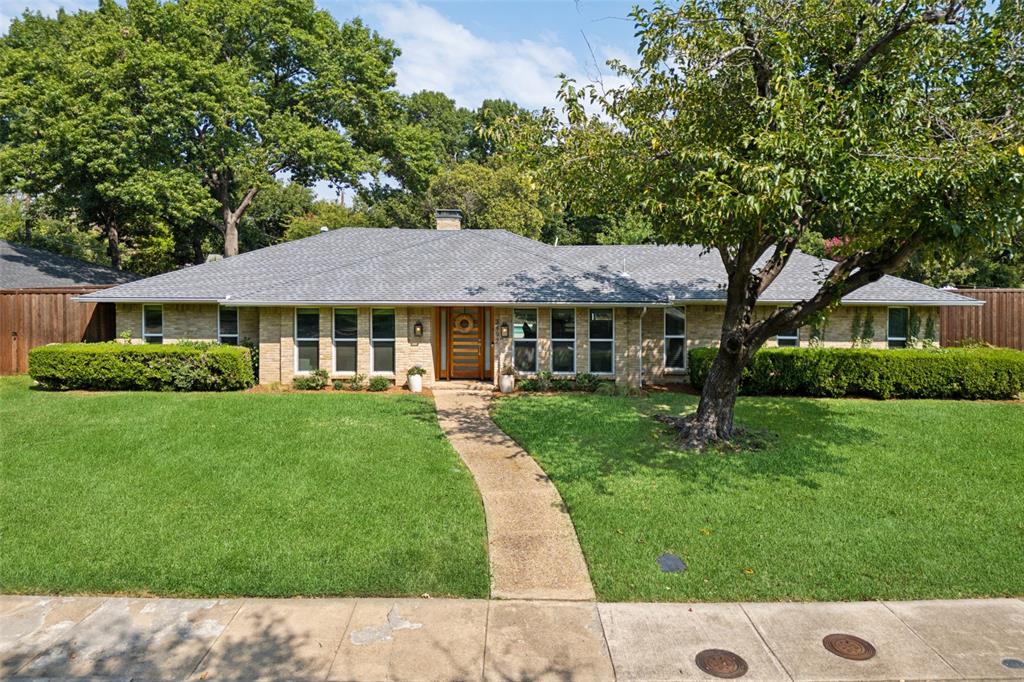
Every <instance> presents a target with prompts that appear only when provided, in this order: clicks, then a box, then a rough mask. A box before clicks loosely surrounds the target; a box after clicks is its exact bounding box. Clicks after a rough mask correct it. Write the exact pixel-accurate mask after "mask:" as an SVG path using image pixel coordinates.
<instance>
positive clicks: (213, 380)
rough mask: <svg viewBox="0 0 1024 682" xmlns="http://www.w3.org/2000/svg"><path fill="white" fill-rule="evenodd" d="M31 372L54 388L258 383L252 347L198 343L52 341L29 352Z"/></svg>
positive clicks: (210, 387) (228, 387)
mask: <svg viewBox="0 0 1024 682" xmlns="http://www.w3.org/2000/svg"><path fill="white" fill-rule="evenodd" d="M28 371H29V374H30V375H31V376H32V378H33V379H35V380H36V381H38V382H39V383H40V384H41V385H42V386H44V387H46V388H50V389H55V390H68V389H78V390H86V391H237V390H241V389H244V388H249V387H250V386H252V385H253V383H255V377H254V375H253V372H252V361H251V360H250V359H249V350H248V349H247V348H242V347H240V346H222V345H220V344H211V343H206V344H200V343H197V342H190V343H185V344H178V343H172V344H159V345H158V344H124V343H117V342H110V343H56V344H50V345H48V346H40V347H38V348H33V349H32V350H31V351H30V352H29V369H28Z"/></svg>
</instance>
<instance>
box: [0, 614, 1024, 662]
mask: <svg viewBox="0 0 1024 682" xmlns="http://www.w3.org/2000/svg"><path fill="white" fill-rule="evenodd" d="M834 632H839V633H846V634H853V635H857V636H860V637H862V638H864V639H866V640H868V641H870V642H871V643H872V644H873V645H874V646H875V648H876V649H877V654H876V655H875V657H874V658H872V659H870V660H866V661H852V660H846V659H843V658H839V657H837V656H835V655H833V654H831V653H829V652H828V651H826V650H825V649H824V647H823V646H822V638H823V637H824V636H825V635H827V634H830V633H834ZM705 649H727V650H729V651H732V652H734V653H736V654H738V655H739V656H741V657H742V658H743V659H744V660H745V661H746V663H747V665H748V667H749V670H748V672H747V673H746V675H744V676H743V677H744V679H750V680H886V679H1005V678H1017V679H1024V667H1016V666H1017V664H1016V663H1014V661H1022V660H1024V601H1022V600H1018V599H987V600H963V601H924V602H861V603H840V604H828V603H822V604H594V603H588V602H578V601H577V602H555V601H533V602H530V601H483V600H459V599H434V600H431V599H282V600H275V599H224V600H192V599H127V598H114V597H109V598H104V597H23V596H0V678H14V679H23V678H36V679H69V678H78V679H82V678H89V679H111V678H114V679H136V680H165V679H166V680H183V679H189V680H206V679H211V680H214V679H244V680H256V679H282V678H283V679H296V680H312V679H316V680H325V679H329V680H366V681H377V680H403V681H406V680H407V681H410V682H411V681H415V680H560V681H562V682H565V681H567V680H612V679H620V680H649V681H654V680H691V679H712V678H711V677H709V676H707V675H706V674H704V673H703V672H701V671H700V670H699V669H698V668H697V666H696V664H695V662H694V659H695V656H696V655H697V653H698V652H700V651H702V650H705Z"/></svg>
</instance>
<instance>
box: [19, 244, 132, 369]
mask: <svg viewBox="0 0 1024 682" xmlns="http://www.w3.org/2000/svg"><path fill="white" fill-rule="evenodd" d="M134 279H135V276H134V275H132V274H129V273H127V272H119V271H117V270H112V269H111V268H106V267H103V266H102V265H96V264H95V263H87V262H85V261H82V260H78V259H77V258H69V257H67V256H62V255H60V254H57V253H53V252H52V251H44V250H43V249H36V248H33V247H30V246H24V245H22V244H15V243H12V242H8V241H4V240H0V374H20V373H22V372H27V371H28V351H29V350H30V349H32V348H35V347H36V346H42V345H45V344H47V343H55V342H62V341H109V340H110V339H113V338H114V305H113V304H112V303H97V302H92V303H89V304H88V305H81V304H76V303H75V302H74V301H73V300H72V298H73V297H75V296H80V295H82V294H87V293H90V292H93V291H97V290H99V289H104V288H106V287H111V286H114V285H115V284H122V283H124V282H130V281H132V280H134Z"/></svg>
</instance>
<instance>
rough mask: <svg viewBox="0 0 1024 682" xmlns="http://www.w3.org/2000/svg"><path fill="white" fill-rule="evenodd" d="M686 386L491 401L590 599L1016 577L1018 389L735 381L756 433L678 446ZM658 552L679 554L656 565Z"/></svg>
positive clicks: (893, 588)
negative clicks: (570, 536) (566, 521)
mask: <svg viewBox="0 0 1024 682" xmlns="http://www.w3.org/2000/svg"><path fill="white" fill-rule="evenodd" d="M695 404H696V398H695V397H693V396H688V395H679V394H669V395H655V396H652V397H650V398H645V399H625V398H616V397H601V396H580V395H558V396H541V397H513V398H506V399H503V400H501V401H500V402H499V403H498V404H497V406H496V408H495V419H496V421H497V422H498V424H499V426H501V428H502V429H504V430H505V431H506V432H507V433H509V434H510V435H511V436H512V437H513V438H515V439H516V440H517V441H519V442H520V443H521V444H522V445H523V446H524V447H525V448H526V449H527V450H528V451H529V452H530V453H531V454H532V455H533V456H534V457H536V458H537V460H538V461H539V462H540V464H541V466H542V467H543V468H544V470H545V471H546V472H547V473H548V474H549V475H550V476H551V477H552V479H553V480H554V482H555V484H556V485H557V486H558V489H559V491H560V492H561V494H562V497H563V498H564V499H565V502H566V503H567V504H568V506H569V510H570V513H571V515H572V519H573V521H574V523H575V524H576V530H577V532H578V534H579V538H580V543H581V544H582V547H583V551H584V554H585V555H586V558H587V562H588V564H589V566H590V572H591V577H592V579H593V581H594V585H595V588H596V589H597V593H598V596H599V597H600V598H601V599H605V600H625V601H632V600H659V601H662V600H679V601H684V600H703V601H726V600H757V601H761V600H789V599H793V600H804V599H808V600H809V599H816V600H833V599H835V600H858V599H883V598H884V599H916V598H938V597H950V598H952V597H973V596H984V595H1024V404H1021V403H983V402H977V403H972V402H939V401H901V402H895V401H890V402H876V401H865V400H813V399H798V398H741V399H740V402H739V407H738V410H737V415H738V422H739V423H741V424H742V425H745V426H748V427H753V428H757V429H770V430H771V431H773V432H774V433H775V434H777V438H775V439H773V440H772V441H771V444H770V445H769V446H768V447H767V448H766V449H764V450H761V451H757V452H743V453H736V454H720V453H705V454H696V453H692V452H680V451H678V450H677V449H676V448H675V447H674V444H673V438H674V435H673V433H672V432H671V431H670V430H669V428H668V427H667V426H664V425H662V424H660V423H657V422H655V421H654V420H653V419H651V418H650V416H649V415H650V414H655V413H658V412H673V413H680V412H684V411H687V410H690V409H692V408H693V407H694V406H695ZM662 552H673V553H676V554H677V555H679V556H680V557H682V559H683V560H684V561H685V562H686V564H687V565H688V567H689V568H688V570H686V571H685V572H683V573H662V572H660V570H659V569H658V567H657V565H656V563H655V560H656V559H657V557H658V556H659V555H660V554H661V553H662Z"/></svg>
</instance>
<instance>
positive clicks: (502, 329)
mask: <svg viewBox="0 0 1024 682" xmlns="http://www.w3.org/2000/svg"><path fill="white" fill-rule="evenodd" d="M498 331H499V333H500V334H501V338H503V339H507V338H508V322H502V323H501V326H500V327H498Z"/></svg>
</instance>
